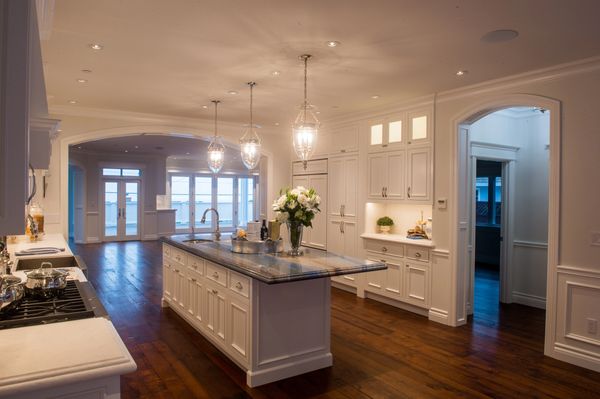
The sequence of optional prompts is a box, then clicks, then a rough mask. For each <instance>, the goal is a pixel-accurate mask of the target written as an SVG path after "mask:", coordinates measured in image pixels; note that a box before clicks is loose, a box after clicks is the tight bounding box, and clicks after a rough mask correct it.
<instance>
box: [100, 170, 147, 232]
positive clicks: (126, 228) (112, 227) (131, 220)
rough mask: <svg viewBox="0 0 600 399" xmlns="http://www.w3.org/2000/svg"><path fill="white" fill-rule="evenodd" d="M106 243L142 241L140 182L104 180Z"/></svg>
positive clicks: (104, 229) (104, 230) (104, 228)
mask: <svg viewBox="0 0 600 399" xmlns="http://www.w3.org/2000/svg"><path fill="white" fill-rule="evenodd" d="M103 194H104V195H103V207H104V208H103V216H104V217H103V228H102V231H103V237H104V241H126V240H139V239H140V223H139V220H140V203H139V196H140V181H139V180H116V179H115V180H108V179H107V180H104V186H103Z"/></svg>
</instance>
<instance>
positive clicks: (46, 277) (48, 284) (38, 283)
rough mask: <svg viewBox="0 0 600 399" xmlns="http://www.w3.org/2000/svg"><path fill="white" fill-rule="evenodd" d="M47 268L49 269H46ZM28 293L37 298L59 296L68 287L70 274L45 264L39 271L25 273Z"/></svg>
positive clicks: (50, 264) (48, 263) (47, 263)
mask: <svg viewBox="0 0 600 399" xmlns="http://www.w3.org/2000/svg"><path fill="white" fill-rule="evenodd" d="M45 266H47V267H45ZM25 274H26V275H27V282H26V283H25V290H26V291H27V293H29V294H32V295H34V296H37V297H42V298H51V297H53V296H57V295H59V294H60V293H61V292H62V291H63V290H64V289H65V287H66V286H67V276H68V275H69V273H68V272H65V271H62V270H58V269H54V268H53V267H52V263H50V262H43V263H42V264H41V265H40V268H39V269H36V270H32V271H30V272H25Z"/></svg>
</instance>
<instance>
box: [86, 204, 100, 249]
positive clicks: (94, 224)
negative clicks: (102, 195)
mask: <svg viewBox="0 0 600 399" xmlns="http://www.w3.org/2000/svg"><path fill="white" fill-rule="evenodd" d="M85 217H86V223H85V225H86V230H87V231H86V232H85V242H86V243H94V242H100V241H101V238H100V215H99V213H98V212H95V211H90V212H87V213H86V215H85Z"/></svg>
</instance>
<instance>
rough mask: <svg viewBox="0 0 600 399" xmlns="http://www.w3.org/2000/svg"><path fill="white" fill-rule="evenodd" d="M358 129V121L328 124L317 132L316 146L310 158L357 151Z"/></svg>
mask: <svg viewBox="0 0 600 399" xmlns="http://www.w3.org/2000/svg"><path fill="white" fill-rule="evenodd" d="M359 131H360V125H359V124H358V123H356V124H347V125H341V126H339V125H338V126H334V127H330V126H328V127H327V128H326V129H322V130H321V131H320V132H319V136H318V138H317V146H316V148H315V153H314V154H313V156H312V158H314V159H316V158H325V157H328V156H336V155H344V154H352V153H355V152H358V135H359Z"/></svg>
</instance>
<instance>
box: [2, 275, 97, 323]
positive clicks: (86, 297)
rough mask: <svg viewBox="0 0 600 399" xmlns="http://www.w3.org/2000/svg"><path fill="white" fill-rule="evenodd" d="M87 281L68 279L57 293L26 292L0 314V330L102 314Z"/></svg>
mask: <svg viewBox="0 0 600 399" xmlns="http://www.w3.org/2000/svg"><path fill="white" fill-rule="evenodd" d="M88 285H89V283H82V282H80V281H77V280H70V281H67V287H66V288H65V289H64V291H63V293H62V294H60V295H59V296H57V297H54V298H49V299H41V298H35V297H32V296H25V298H23V300H22V301H21V303H20V304H19V305H18V306H17V307H16V308H14V309H11V310H10V311H8V312H6V313H4V314H0V330H2V329H6V328H14V327H25V326H31V325H37V324H48V323H55V322H60V321H70V320H78V319H85V318H89V317H96V316H105V315H106V311H105V310H104V307H103V306H102V305H101V304H100V302H99V301H98V299H97V298H96V296H95V293H93V289H91V286H90V287H88Z"/></svg>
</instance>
